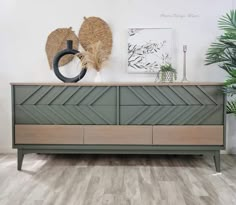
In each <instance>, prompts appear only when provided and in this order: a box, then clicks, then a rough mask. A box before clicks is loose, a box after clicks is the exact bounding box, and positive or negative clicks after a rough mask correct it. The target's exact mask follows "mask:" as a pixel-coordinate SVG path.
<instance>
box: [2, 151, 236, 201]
mask: <svg viewBox="0 0 236 205" xmlns="http://www.w3.org/2000/svg"><path fill="white" fill-rule="evenodd" d="M221 158H222V160H221V162H222V163H221V164H222V174H216V172H215V167H214V163H213V159H212V158H211V157H205V156H160V155H156V156H148V155H134V156H131V155H129V156H127V155H123V156H122V155H37V154H31V155H25V159H24V162H23V170H22V171H21V172H19V171H17V170H16V156H15V155H0V205H19V204H23V205H41V204H50V205H70V204H75V205H89V204H92V205H101V204H106V205H107V204H111V205H128V204H132V205H154V204H155V205H167V204H173V205H185V204H186V205H201V204H204V205H211V204H212V205H218V204H222V205H223V204H224V205H235V204H236V156H230V155H222V156H221Z"/></svg>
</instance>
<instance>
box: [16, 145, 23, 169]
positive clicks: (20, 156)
mask: <svg viewBox="0 0 236 205" xmlns="http://www.w3.org/2000/svg"><path fill="white" fill-rule="evenodd" d="M23 158H24V154H23V150H22V149H17V170H19V171H20V170H21V167H22V163H23Z"/></svg>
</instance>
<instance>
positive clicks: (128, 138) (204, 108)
mask: <svg viewBox="0 0 236 205" xmlns="http://www.w3.org/2000/svg"><path fill="white" fill-rule="evenodd" d="M222 87H223V84H221V83H155V84H154V83H99V84H95V83H83V84H82V83H76V84H73V83H64V84H57V83H28V84H23V83H12V112H13V115H12V120H13V123H12V124H13V148H17V150H18V169H19V170H20V169H21V166H22V161H23V156H24V154H27V153H120V154H140V153H143V154H210V155H212V156H214V159H215V165H216V170H217V171H220V150H221V149H224V148H225V101H226V100H225V96H224V94H223V92H222Z"/></svg>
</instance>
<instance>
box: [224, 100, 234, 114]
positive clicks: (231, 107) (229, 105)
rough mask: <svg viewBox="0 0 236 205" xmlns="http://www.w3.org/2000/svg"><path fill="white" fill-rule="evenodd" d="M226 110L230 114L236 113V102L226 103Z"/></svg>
mask: <svg viewBox="0 0 236 205" xmlns="http://www.w3.org/2000/svg"><path fill="white" fill-rule="evenodd" d="M226 111H227V113H228V114H235V115H236V102H235V101H229V102H228V103H227V105H226Z"/></svg>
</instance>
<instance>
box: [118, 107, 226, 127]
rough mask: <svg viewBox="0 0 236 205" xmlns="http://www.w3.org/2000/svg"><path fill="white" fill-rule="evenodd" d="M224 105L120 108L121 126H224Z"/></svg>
mask: <svg viewBox="0 0 236 205" xmlns="http://www.w3.org/2000/svg"><path fill="white" fill-rule="evenodd" d="M223 117H224V111H223V105H218V106H215V105H206V106H200V105H183V106H182V105H181V106H170V105H168V106H167V105H166V106H120V124H121V125H223V123H224V119H223Z"/></svg>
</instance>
